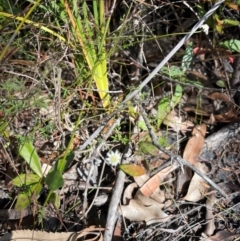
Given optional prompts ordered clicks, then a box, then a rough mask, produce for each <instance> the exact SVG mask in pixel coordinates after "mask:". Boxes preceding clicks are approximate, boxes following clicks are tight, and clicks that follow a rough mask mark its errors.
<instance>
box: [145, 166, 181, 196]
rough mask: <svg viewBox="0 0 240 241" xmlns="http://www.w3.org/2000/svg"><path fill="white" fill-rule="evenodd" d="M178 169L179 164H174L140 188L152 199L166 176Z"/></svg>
mask: <svg viewBox="0 0 240 241" xmlns="http://www.w3.org/2000/svg"><path fill="white" fill-rule="evenodd" d="M177 168H178V163H177V162H174V163H173V164H172V165H171V166H169V167H166V168H164V169H163V170H161V171H160V172H158V173H157V174H155V175H154V176H153V177H151V178H150V179H149V180H148V181H147V182H146V183H144V185H142V187H141V188H140V191H141V192H142V193H143V194H144V195H145V196H146V197H150V196H151V195H152V194H153V193H154V192H155V190H156V189H158V188H159V186H160V185H161V184H162V182H163V180H164V179H165V178H166V176H167V175H168V174H169V173H171V172H172V171H174V170H175V169H177Z"/></svg>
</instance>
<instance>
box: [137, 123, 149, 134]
mask: <svg viewBox="0 0 240 241" xmlns="http://www.w3.org/2000/svg"><path fill="white" fill-rule="evenodd" d="M137 126H138V127H139V128H140V129H141V130H143V131H147V130H148V128H147V126H146V123H145V121H144V120H139V121H137Z"/></svg>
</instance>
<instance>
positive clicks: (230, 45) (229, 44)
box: [220, 39, 240, 52]
mask: <svg viewBox="0 0 240 241" xmlns="http://www.w3.org/2000/svg"><path fill="white" fill-rule="evenodd" d="M220 45H221V46H223V47H225V48H227V49H229V50H231V51H232V52H240V40H238V39H230V40H226V41H223V42H220Z"/></svg>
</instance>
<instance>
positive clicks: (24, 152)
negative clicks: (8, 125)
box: [19, 141, 42, 177]
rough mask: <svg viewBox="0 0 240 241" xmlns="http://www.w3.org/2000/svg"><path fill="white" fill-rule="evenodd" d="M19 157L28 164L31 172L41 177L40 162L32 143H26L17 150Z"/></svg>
mask: <svg viewBox="0 0 240 241" xmlns="http://www.w3.org/2000/svg"><path fill="white" fill-rule="evenodd" d="M19 155H20V156H21V157H22V158H23V159H24V160H25V161H26V162H27V163H28V165H29V166H30V168H31V169H32V171H34V172H35V173H36V174H37V175H38V176H39V177H42V169H41V162H40V159H39V157H38V154H37V152H36V150H35V147H34V146H33V145H32V143H31V142H30V141H29V142H26V143H24V145H23V146H21V147H20V148H19Z"/></svg>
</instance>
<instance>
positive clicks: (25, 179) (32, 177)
mask: <svg viewBox="0 0 240 241" xmlns="http://www.w3.org/2000/svg"><path fill="white" fill-rule="evenodd" d="M40 179H41V178H40V177H39V176H38V175H36V174H33V173H28V174H20V175H19V176H17V177H15V178H14V179H13V180H12V184H13V185H14V186H16V187H21V186H22V185H23V184H24V185H27V186H28V185H31V184H33V183H38V182H39V181H40Z"/></svg>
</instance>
